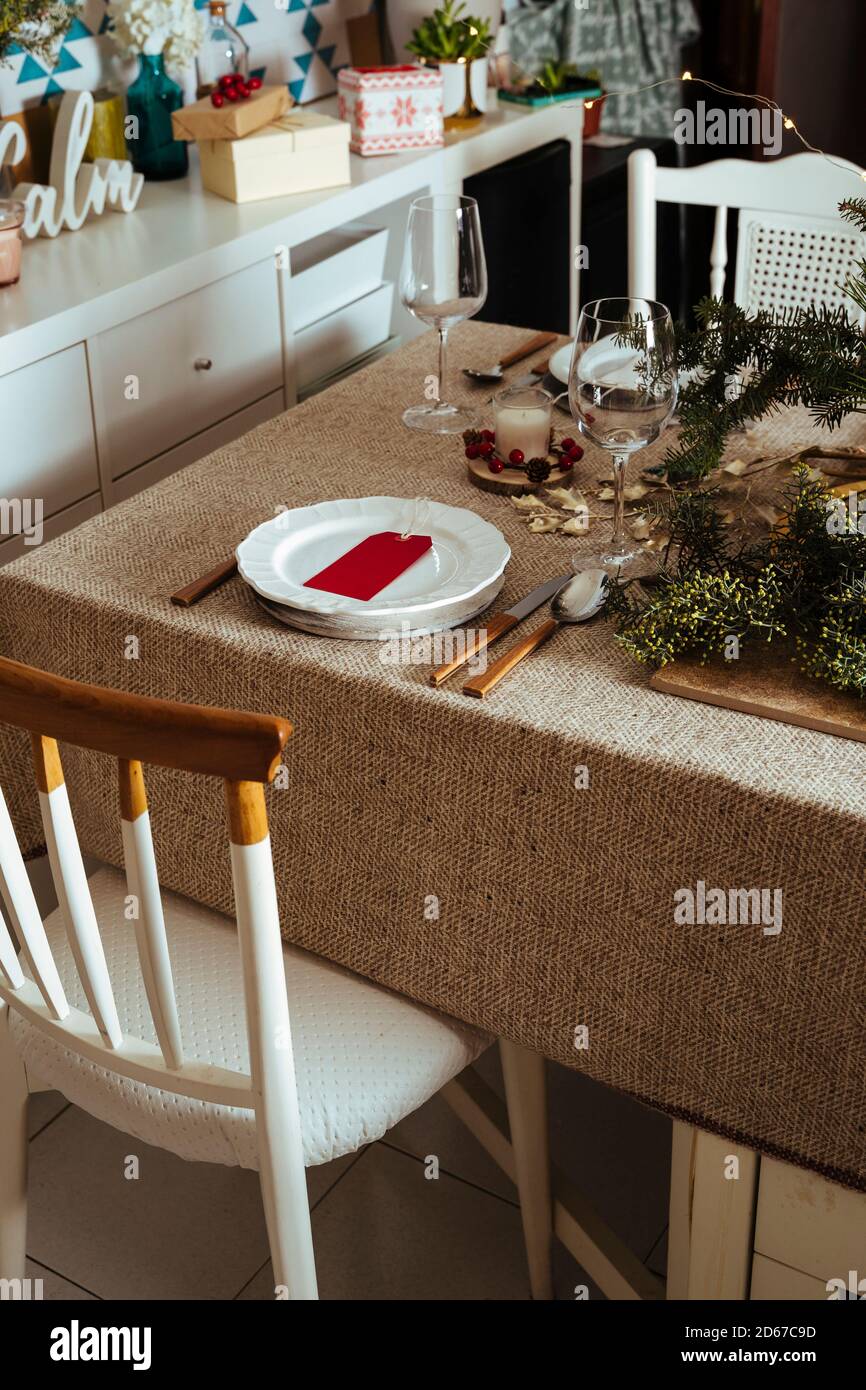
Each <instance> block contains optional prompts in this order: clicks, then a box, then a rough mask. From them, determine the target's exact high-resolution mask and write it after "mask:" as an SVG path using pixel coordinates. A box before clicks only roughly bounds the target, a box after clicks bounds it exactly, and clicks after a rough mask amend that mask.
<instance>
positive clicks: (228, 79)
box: [219, 72, 235, 92]
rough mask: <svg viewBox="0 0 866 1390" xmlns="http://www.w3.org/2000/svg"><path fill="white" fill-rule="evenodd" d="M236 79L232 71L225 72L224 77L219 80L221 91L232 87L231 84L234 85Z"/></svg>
mask: <svg viewBox="0 0 866 1390" xmlns="http://www.w3.org/2000/svg"><path fill="white" fill-rule="evenodd" d="M234 80H235V79H234V75H233V74H232V73H230V72H227V73H224V74H223V76H222V77H221V78H220V80H219V89H220V91H221V92H225V91H226V90H227V89H228V88H229V87H231V86H232V85H233V83H234Z"/></svg>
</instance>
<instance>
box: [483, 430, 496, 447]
mask: <svg viewBox="0 0 866 1390" xmlns="http://www.w3.org/2000/svg"><path fill="white" fill-rule="evenodd" d="M481 438H482V439H483V440H484V441H485V443H487V444H492V443H493V441H494V439H495V438H496V435H495V434H494V433H493V431H492V430H482V431H481Z"/></svg>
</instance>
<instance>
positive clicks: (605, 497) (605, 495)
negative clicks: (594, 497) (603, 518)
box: [598, 487, 613, 502]
mask: <svg viewBox="0 0 866 1390" xmlns="http://www.w3.org/2000/svg"><path fill="white" fill-rule="evenodd" d="M598 500H599V502H612V501H613V488H612V487H603V488H602V490H601V492H600V493H599V494H598Z"/></svg>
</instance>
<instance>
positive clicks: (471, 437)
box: [463, 430, 481, 444]
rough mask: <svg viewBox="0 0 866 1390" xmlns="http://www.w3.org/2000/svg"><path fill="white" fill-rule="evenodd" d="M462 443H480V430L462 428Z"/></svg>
mask: <svg viewBox="0 0 866 1390" xmlns="http://www.w3.org/2000/svg"><path fill="white" fill-rule="evenodd" d="M463 443H464V444H480V443H481V431H480V430H464V431H463Z"/></svg>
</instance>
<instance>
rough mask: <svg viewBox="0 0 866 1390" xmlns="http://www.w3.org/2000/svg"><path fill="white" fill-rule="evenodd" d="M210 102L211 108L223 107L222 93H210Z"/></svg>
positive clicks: (223, 98)
mask: <svg viewBox="0 0 866 1390" xmlns="http://www.w3.org/2000/svg"><path fill="white" fill-rule="evenodd" d="M210 101H211V106H223V105H225V97H224V96H223V94H222V92H211V94H210Z"/></svg>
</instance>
